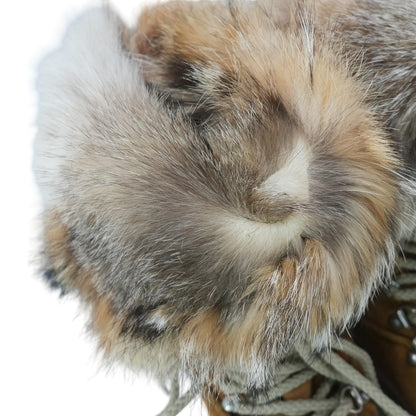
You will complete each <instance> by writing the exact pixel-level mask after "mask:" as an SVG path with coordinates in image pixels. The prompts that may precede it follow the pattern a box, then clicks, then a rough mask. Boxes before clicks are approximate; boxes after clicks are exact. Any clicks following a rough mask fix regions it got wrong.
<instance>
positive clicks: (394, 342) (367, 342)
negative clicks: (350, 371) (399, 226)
mask: <svg viewBox="0 0 416 416" xmlns="http://www.w3.org/2000/svg"><path fill="white" fill-rule="evenodd" d="M355 338H356V341H357V343H358V344H359V345H360V346H361V347H363V348H364V349H365V350H366V351H367V352H368V353H369V354H370V356H371V357H372V359H373V361H374V364H375V367H376V370H377V374H378V377H379V380H380V383H381V385H382V387H383V389H384V390H385V392H386V393H388V394H389V395H390V396H391V398H393V399H394V400H395V401H396V402H398V403H400V404H401V405H402V406H403V407H404V408H406V409H407V410H408V411H409V412H411V414H413V415H416V244H415V243H412V244H407V245H406V246H405V247H404V251H403V257H402V258H401V259H400V260H399V270H398V272H397V279H396V282H395V284H394V285H393V286H392V288H391V289H390V290H389V292H388V293H387V294H383V295H382V296H379V297H377V298H376V299H375V300H374V301H373V302H372V303H371V305H370V307H369V310H368V312H367V314H366V316H365V317H364V318H363V319H362V321H361V322H360V325H359V326H358V328H357V330H356V334H355Z"/></svg>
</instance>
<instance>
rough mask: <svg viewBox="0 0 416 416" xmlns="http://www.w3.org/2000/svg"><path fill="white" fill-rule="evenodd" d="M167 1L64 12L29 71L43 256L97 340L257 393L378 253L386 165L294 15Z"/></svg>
mask: <svg viewBox="0 0 416 416" xmlns="http://www.w3.org/2000/svg"><path fill="white" fill-rule="evenodd" d="M287 16H288V17H287V19H288V21H287V23H286V24H282V25H281V27H280V28H279V25H277V24H276V22H277V21H278V20H276V19H275V18H274V17H273V13H267V9H265V6H264V4H263V5H256V4H255V3H253V2H247V3H235V4H234V5H232V6H226V5H225V4H223V3H220V2H216V3H209V2H201V3H195V4H194V3H192V4H191V3H186V2H185V3H182V2H172V3H168V4H164V5H160V6H157V7H155V8H150V9H147V10H146V11H145V12H144V13H143V15H142V17H141V20H140V21H139V24H138V27H137V28H136V29H135V30H134V31H129V30H128V29H126V28H125V27H124V26H123V24H122V23H121V22H120V21H119V19H118V18H117V17H115V16H114V15H113V14H112V13H111V12H109V11H103V10H95V11H91V12H89V13H87V14H86V15H84V16H82V17H81V18H80V19H79V20H77V21H76V22H75V23H74V24H73V25H72V26H71V27H70V28H69V30H68V32H67V34H66V35H65V39H64V42H63V45H62V47H61V49H60V50H58V51H56V52H54V53H53V54H52V55H51V56H49V57H48V58H46V59H45V61H44V62H43V63H42V65H41V68H40V70H39V74H40V75H39V84H38V89H39V94H40V111H39V120H38V126H39V131H38V135H37V139H36V149H35V172H36V177H37V181H38V184H39V187H40V189H41V192H42V195H43V199H44V222H45V227H44V229H45V233H44V258H45V269H47V270H48V273H49V276H51V275H53V276H54V282H55V283H56V284H59V285H60V286H63V287H64V288H65V290H68V291H75V292H76V293H78V294H79V295H80V297H81V298H82V299H84V301H86V303H87V304H89V305H91V308H92V321H93V325H92V327H93V329H94V330H95V331H96V332H97V333H98V334H99V335H100V339H101V342H100V343H101V345H102V346H103V348H104V349H105V350H106V351H107V352H108V353H111V354H113V355H115V356H118V357H121V358H122V359H124V360H127V361H128V362H129V363H130V365H131V366H133V367H135V368H145V369H147V370H149V371H152V372H153V373H154V374H156V375H160V376H162V377H167V376H168V375H169V374H170V372H171V371H172V369H173V368H177V366H179V367H180V369H181V370H183V371H184V372H185V373H186V374H187V375H189V376H190V377H191V378H192V379H193V380H194V381H195V380H197V379H198V378H200V379H201V380H207V379H208V378H209V377H213V378H214V380H216V379H217V380H220V379H221V378H223V377H225V376H226V374H227V372H230V371H233V372H235V371H238V372H241V373H242V374H243V376H245V377H246V380H247V384H249V385H254V386H264V385H266V384H267V381H268V379H269V378H270V377H272V376H273V371H274V369H275V368H276V366H274V365H271V363H278V362H279V360H281V359H284V357H285V356H286V354H287V353H288V351H289V350H290V349H291V347H292V346H293V344H294V343H297V342H304V341H305V340H306V341H307V342H312V344H313V346H314V347H315V348H316V349H317V350H318V349H320V348H327V347H328V346H329V342H330V339H331V336H332V335H333V333H334V332H338V331H342V330H344V329H345V328H346V327H347V326H348V325H349V324H350V323H351V322H353V321H354V320H355V319H357V318H358V317H359V316H360V315H361V314H362V312H363V310H364V308H365V307H366V304H367V301H368V299H369V296H370V295H371V293H372V292H373V291H374V290H375V289H376V288H377V287H378V286H379V285H380V284H381V283H382V281H383V279H385V278H388V276H389V275H390V274H391V271H392V268H393V266H394V256H395V245H396V244H397V238H398V233H399V231H398V228H399V227H398V225H397V222H396V218H397V216H398V213H399V209H400V201H401V198H402V193H403V192H402V188H401V185H400V181H401V179H400V175H399V169H400V163H401V162H400V158H399V157H398V156H397V155H396V154H395V153H394V151H393V150H392V148H391V146H390V144H389V142H388V140H387V138H386V136H385V134H384V132H383V131H382V130H381V129H380V126H379V124H378V122H377V121H376V120H375V118H374V116H373V113H372V110H371V108H370V107H369V106H368V105H367V104H365V101H366V96H365V94H364V92H363V89H362V86H361V84H360V82H359V81H358V80H357V79H355V78H354V77H353V76H352V75H351V74H350V72H349V68H350V67H351V65H353V64H354V62H355V61H354V59H352V58H351V59H348V60H347V59H345V56H343V55H342V54H341V53H339V50H338V48H334V47H333V44H332V40H331V39H329V40H328V39H326V37H325V36H323V35H322V34H320V35H319V36H316V35H315V32H314V26H313V25H312V24H311V23H310V22H311V19H310V16H309V14H308V13H306V12H305V13H303V12H299V10H294V11H291V12H290V13H289V12H288V14H287Z"/></svg>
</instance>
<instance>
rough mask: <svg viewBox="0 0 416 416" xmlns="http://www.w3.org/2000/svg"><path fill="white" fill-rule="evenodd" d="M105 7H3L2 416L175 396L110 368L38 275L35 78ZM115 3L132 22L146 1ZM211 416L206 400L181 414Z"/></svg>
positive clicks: (98, 409)
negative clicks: (82, 22)
mask: <svg viewBox="0 0 416 416" xmlns="http://www.w3.org/2000/svg"><path fill="white" fill-rule="evenodd" d="M97 3H98V4H99V2H97V1H96V2H94V1H87V0H65V1H63V0H59V1H56V0H55V1H52V0H49V1H46V0H36V1H29V0H26V1H17V0H15V1H4V0H3V1H2V3H1V4H0V35H1V36H0V42H1V45H0V46H1V49H0V53H1V55H0V56H1V57H2V60H1V63H0V74H1V77H0V83H1V84H0V93H1V95H0V97H1V98H0V105H1V109H0V110H1V112H0V114H1V118H0V126H1V139H0V146H1V149H0V158H1V160H0V169H1V172H0V181H1V188H0V198H1V199H0V207H1V215H0V221H1V223H0V226H1V228H0V244H1V247H0V259H1V268H0V270H1V277H0V308H1V309H0V415H3V416H21V415H22V416H23V415H24V416H38V415H39V416H52V415H53V416H67V415H68V416H69V415H71V416H75V415H77V416H84V415H88V416H95V415H100V416H107V415H112V416H115V415H116V416H118V415H120V416H129V415H135V416H154V415H156V414H157V413H158V412H159V411H161V410H162V408H163V407H164V405H165V404H166V401H167V396H166V395H164V393H163V392H162V391H161V390H160V389H159V387H158V386H157V385H156V384H154V383H151V382H150V381H149V380H147V379H146V378H145V377H144V376H143V375H140V376H135V375H132V374H129V373H128V372H126V371H122V370H120V369H112V370H108V369H107V368H102V366H101V365H100V361H99V359H98V358H97V355H96V354H95V344H94V342H93V340H91V339H89V337H88V335H87V333H86V331H85V323H86V316H85V315H84V314H83V312H82V311H81V310H80V309H79V306H78V303H77V302H76V301H74V300H71V299H59V297H58V295H57V293H55V292H51V291H49V290H48V289H47V288H46V286H45V284H44V283H43V281H41V279H40V278H38V277H37V276H36V273H35V266H34V261H33V260H34V257H35V254H36V217H37V215H38V214H39V210H40V207H39V200H38V197H37V193H36V188H35V185H34V183H33V178H32V174H31V159H32V143H33V137H34V135H35V131H36V128H35V124H34V123H35V117H36V94H35V91H34V79H35V74H36V66H37V63H38V61H39V59H40V58H41V57H42V56H43V55H44V54H46V53H47V52H48V51H49V50H51V49H52V48H54V47H56V46H57V45H58V44H59V42H60V38H61V36H62V34H63V31H64V29H65V27H66V25H67V24H68V22H69V21H70V20H71V19H72V18H74V17H75V16H77V15H78V14H79V13H80V12H82V10H84V9H85V8H88V7H90V6H91V5H94V4H97ZM110 3H116V4H114V6H115V8H116V9H117V10H119V11H120V13H121V14H122V16H123V17H124V18H125V19H126V20H127V21H129V22H130V23H131V22H133V21H134V18H135V17H136V16H137V14H138V12H139V10H140V5H141V4H142V3H143V1H141V0H135V1H131V0H123V1H121V0H114V1H113V2H110ZM203 413H205V410H203V407H202V404H201V402H200V401H197V402H195V403H193V404H192V405H191V406H190V407H189V408H187V409H185V410H184V411H183V412H182V413H181V416H189V415H190V414H192V415H193V416H195V415H198V416H199V415H201V414H203Z"/></svg>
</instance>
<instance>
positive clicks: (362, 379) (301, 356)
mask: <svg viewBox="0 0 416 416" xmlns="http://www.w3.org/2000/svg"><path fill="white" fill-rule="evenodd" d="M334 350H339V351H342V353H343V354H346V355H347V356H349V357H352V358H353V359H354V360H356V361H357V362H358V363H359V364H360V366H361V368H362V370H363V372H362V373H361V372H359V371H358V370H357V369H356V368H355V367H354V366H353V365H351V364H350V363H348V362H347V361H346V360H345V359H343V358H342V357H341V356H340V355H339V354H337V353H335V352H324V353H321V354H317V355H316V354H314V353H313V352H312V350H311V349H310V348H309V347H308V346H302V347H299V348H297V349H296V351H295V353H294V354H293V355H292V356H291V357H290V359H288V360H287V361H286V362H285V363H284V364H282V365H281V366H279V376H278V377H277V378H276V380H275V383H274V386H273V387H271V388H270V389H268V390H267V392H264V393H260V394H256V395H255V396H253V394H252V393H250V392H249V391H247V389H246V386H244V385H243V384H242V382H241V381H240V380H239V378H238V376H236V375H233V378H232V379H230V380H229V382H227V383H223V384H222V385H220V386H218V387H219V389H220V390H221V392H222V393H223V395H224V396H225V397H224V399H223V400H222V403H221V405H222V408H223V410H224V411H225V412H227V413H232V414H239V415H276V414H284V415H287V416H305V415H311V416H347V415H349V414H361V412H362V411H363V409H364V406H365V404H366V403H367V402H368V401H369V400H372V401H373V402H375V403H376V404H377V405H378V406H379V408H380V409H382V410H383V412H384V414H385V415H386V416H409V413H407V412H406V411H404V410H403V409H401V408H400V407H399V406H398V405H397V404H395V403H394V402H393V401H392V400H391V399H389V398H388V397H387V396H386V395H385V394H384V393H383V392H382V391H381V389H380V388H379V386H378V382H377V377H376V374H375V370H374V367H373V364H372V361H371V359H370V357H369V356H368V355H367V353H366V352H365V351H363V350H361V349H360V348H358V347H357V346H356V345H354V344H352V343H351V342H349V341H346V340H336V341H334ZM316 376H320V377H321V378H322V381H321V382H320V384H319V387H318V388H317V389H316V391H315V393H314V394H313V395H312V397H311V398H309V399H297V400H284V399H283V396H284V395H285V394H286V393H288V392H290V391H291V390H293V389H295V388H297V387H299V386H300V385H302V384H303V383H305V382H306V381H308V380H311V379H313V378H314V377H316ZM178 392H179V389H178V384H177V382H176V383H175V384H174V385H173V386H172V389H171V400H170V401H169V404H168V406H167V407H166V409H165V410H164V411H163V412H162V413H160V415H159V416H173V415H176V414H177V413H179V411H180V410H182V409H183V407H184V406H185V405H186V404H187V403H189V402H190V401H191V400H192V399H193V398H194V397H195V396H196V395H197V394H198V393H197V392H195V393H192V392H191V391H188V392H187V393H185V394H184V395H183V396H179V394H178Z"/></svg>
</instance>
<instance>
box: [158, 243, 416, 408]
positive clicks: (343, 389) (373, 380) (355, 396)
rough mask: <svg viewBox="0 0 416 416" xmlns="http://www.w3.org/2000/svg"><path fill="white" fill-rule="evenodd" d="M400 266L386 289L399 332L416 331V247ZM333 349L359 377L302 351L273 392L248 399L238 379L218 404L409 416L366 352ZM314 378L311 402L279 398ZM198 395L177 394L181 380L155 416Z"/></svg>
mask: <svg viewBox="0 0 416 416" xmlns="http://www.w3.org/2000/svg"><path fill="white" fill-rule="evenodd" d="M398 266H399V269H400V272H399V273H398V274H397V275H396V279H395V281H394V283H393V284H392V286H391V288H390V290H389V294H390V296H391V297H392V298H393V299H395V300H398V301H400V302H403V306H401V307H399V309H398V310H397V312H396V316H395V319H396V323H395V325H396V328H398V329H400V328H416V308H414V307H413V306H409V305H406V302H410V301H414V300H415V299H416V243H407V244H405V245H404V247H403V257H400V258H399V260H398ZM333 345H335V347H334V348H333V349H334V350H338V351H342V352H344V353H345V354H347V355H348V356H350V357H352V358H354V359H355V360H356V361H357V362H359V363H360V365H361V367H362V369H363V373H360V372H359V371H358V370H356V369H355V368H354V367H353V366H352V365H351V364H349V363H348V362H347V361H345V360H344V359H343V358H342V357H341V356H339V355H338V354H336V353H331V352H323V353H320V354H313V352H312V351H311V349H310V348H309V347H308V346H302V347H301V348H297V349H296V351H295V353H294V355H293V356H292V358H291V359H290V360H288V361H287V362H286V363H284V364H282V365H281V366H280V367H279V376H278V377H277V378H276V380H275V381H274V387H272V388H270V389H269V390H268V391H267V394H264V395H256V398H255V400H250V393H249V392H247V391H246V387H245V386H244V384H243V383H242V381H241V380H239V378H238V376H233V379H232V380H231V381H230V382H229V383H227V384H224V385H221V386H219V388H220V390H221V391H222V392H223V394H224V395H225V398H224V400H223V401H222V406H223V408H224V410H225V411H226V412H228V413H237V414H239V415H253V414H257V415H275V414H284V415H287V416H304V415H308V416H347V415H349V414H359V413H361V411H362V410H363V407H364V404H365V403H366V402H368V401H369V400H372V401H373V402H374V403H375V404H376V405H377V406H378V407H379V408H380V409H381V410H382V411H383V412H384V414H385V415H386V416H410V414H409V413H407V412H406V411H404V410H403V409H402V408H401V407H399V406H398V405H397V404H396V403H395V402H393V401H392V400H391V399H390V398H389V397H387V396H386V395H385V394H384V393H383V392H382V390H381V389H380V387H379V385H378V381H377V377H376V374H375V370H374V366H373V363H372V360H371V358H370V357H369V356H368V354H367V353H366V352H365V351H364V350H362V349H360V348H359V347H357V346H356V345H355V344H352V343H351V342H349V341H347V340H344V339H340V340H336V341H334V343H333ZM412 360H413V363H414V364H413V365H416V337H415V338H414V339H413V344H412V348H411V350H410V351H409V361H411V362H412ZM317 375H321V376H324V380H323V381H322V382H321V384H320V386H319V388H318V389H317V391H316V392H315V394H314V395H313V396H312V397H311V398H310V399H298V400H283V399H282V397H283V395H285V394H286V393H288V392H290V391H292V390H293V389H295V388H296V387H299V386H300V385H302V384H303V383H305V382H307V381H308V380H311V379H312V378H314V377H315V376H317ZM201 391H203V387H201V388H200V389H197V388H192V389H190V390H188V391H187V392H186V393H184V394H183V395H180V392H179V379H176V380H174V381H173V382H172V386H171V389H170V400H169V403H168V405H167V406H166V408H165V409H164V410H163V411H162V412H161V413H160V414H159V415H158V416H176V415H177V414H178V413H179V412H180V411H182V410H183V409H184V408H185V407H186V406H187V405H188V404H189V403H190V402H191V401H192V400H193V399H194V398H195V397H197V396H198V395H199V394H201Z"/></svg>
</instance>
